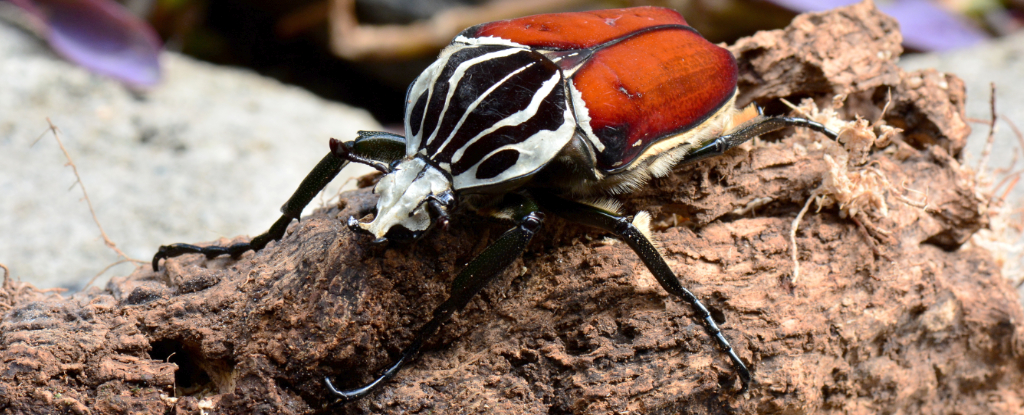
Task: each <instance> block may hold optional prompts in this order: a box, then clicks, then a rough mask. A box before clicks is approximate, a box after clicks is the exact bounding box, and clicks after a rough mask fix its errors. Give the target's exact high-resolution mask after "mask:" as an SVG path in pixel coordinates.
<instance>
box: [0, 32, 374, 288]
mask: <svg viewBox="0 0 1024 415" xmlns="http://www.w3.org/2000/svg"><path fill="white" fill-rule="evenodd" d="M163 65H164V77H165V78H164V80H163V83H162V84H161V85H160V86H158V87H157V88H155V89H153V90H151V91H148V92H144V93H134V92H132V91H129V90H128V89H126V88H125V87H124V86H122V85H121V84H119V83H117V82H115V81H113V80H110V79H106V78H103V77H100V76H96V75H93V74H90V73H88V72H86V71H85V70H83V69H81V68H78V67H76V66H74V65H72V64H70V63H67V62H65V61H63V60H61V59H60V58H58V57H56V56H55V55H54V54H53V53H52V52H51V51H50V50H49V49H48V48H47V46H46V44H45V43H44V42H42V41H40V40H38V39H36V38H35V37H33V36H32V35H30V34H27V33H26V32H24V31H22V30H20V29H17V28H15V27H12V26H10V25H9V24H7V23H3V22H0V263H3V264H5V265H7V266H8V267H9V268H10V269H11V272H12V274H13V275H14V276H15V277H17V278H20V279H22V280H25V281H30V282H32V283H34V284H36V285H38V286H40V287H68V288H72V289H74V288H78V287H81V286H82V285H83V284H85V283H86V282H87V281H88V280H89V279H91V278H92V277H93V276H94V275H96V274H97V273H98V272H99V271H100V270H102V269H103V268H104V267H106V266H107V265H109V264H111V263H113V262H114V261H115V260H116V259H117V257H116V255H115V254H114V252H113V251H112V250H111V249H109V248H107V247H106V246H105V245H104V244H103V241H102V239H101V238H100V233H99V231H98V230H97V228H96V225H95V224H94V223H93V220H92V217H91V216H90V214H89V208H88V206H87V205H86V204H85V203H84V202H83V201H82V200H81V199H82V192H81V190H80V189H78V188H77V187H75V188H71V187H72V185H73V184H74V183H75V178H74V175H73V174H72V171H71V168H69V167H65V158H64V155H63V154H62V153H61V151H60V149H59V148H58V146H57V143H56V141H55V140H54V139H53V137H52V136H51V135H49V134H44V132H46V130H47V122H46V118H47V117H49V118H50V119H51V120H53V122H54V124H56V125H57V127H58V128H60V129H61V131H62V132H63V134H62V137H61V138H62V140H63V141H64V145H65V146H66V147H67V149H68V151H69V152H70V154H71V157H72V158H73V159H74V161H75V164H76V165H77V166H78V171H79V173H80V174H81V176H82V180H83V181H84V182H85V185H86V189H87V190H88V191H89V196H90V198H91V199H92V203H93V205H94V206H95V208H96V214H97V216H98V217H99V220H100V222H101V224H102V225H103V227H104V229H105V230H106V232H107V234H108V235H109V236H110V238H111V239H112V240H113V241H114V242H116V243H117V245H118V246H119V247H120V248H121V249H122V250H124V251H125V252H126V253H128V255H130V256H132V257H134V258H137V259H142V260H149V259H150V258H152V256H153V253H154V252H155V251H156V249H157V247H158V246H159V245H161V244H166V243H172V242H203V241H211V240H215V239H217V238H219V237H233V236H235V235H251V236H255V235H257V234H259V233H261V232H263V231H264V230H266V229H267V228H268V227H269V226H270V224H272V223H273V222H274V221H275V220H276V219H277V218H278V216H279V212H278V208H279V207H280V206H281V205H282V204H283V203H284V202H285V200H287V199H288V197H289V196H290V195H291V193H292V191H294V190H295V188H296V186H297V185H298V183H299V182H300V181H301V180H302V178H303V177H304V176H305V175H306V173H307V172H308V171H309V170H310V169H311V168H312V167H313V166H314V165H315V164H316V163H317V161H319V160H320V158H322V157H323V156H324V155H326V154H327V152H328V151H329V149H328V145H327V142H328V139H329V138H330V137H336V138H339V139H345V140H347V139H352V138H354V137H355V133H356V131H357V130H374V129H380V126H379V125H378V124H377V123H376V122H375V121H374V120H373V119H372V117H370V115H369V114H367V113H366V112H365V111H362V110H358V109H352V108H349V107H346V106H344V105H340V104H336V103H331V102H328V101H325V100H323V99H320V98H318V97H316V96H314V95H313V94H311V93H310V92H308V91H305V90H302V89H299V88H296V87H291V86H286V85H282V84H281V83H279V82H277V81H274V80H270V79H267V78H264V77H261V76H259V75H257V74H254V73H252V72H249V71H244V70H238V69H231V68H224V67H218V66H214V65H210V64H206V63H202V62H197V61H195V60H192V59H189V58H187V57H183V56H181V55H178V54H174V53H166V54H165V55H164V56H163ZM40 137H42V138H41V139H39V141H38V142H37V143H36V144H35V145H33V142H35V141H36V139H37V138H40ZM370 171H371V170H370V169H369V168H368V167H365V166H350V167H348V168H347V169H346V171H345V172H343V173H342V174H343V175H346V173H347V174H348V175H349V176H352V175H355V176H358V175H362V174H366V173H368V172H370ZM344 181H345V178H344V177H339V178H338V179H336V180H335V181H334V183H332V188H330V189H329V191H328V193H327V194H330V195H333V194H334V193H333V192H336V191H337V189H338V187H339V185H341V184H342V183H343V182H344ZM69 188H70V190H69ZM319 204H320V203H319V202H318V201H317V200H314V202H313V203H312V204H311V206H313V207H315V206H318V205H319ZM131 270H132V266H130V265H120V266H118V267H115V268H114V269H112V270H111V271H108V272H107V274H105V276H109V275H126V274H128V273H129V272H131ZM103 279H105V278H103ZM101 284H102V282H101Z"/></svg>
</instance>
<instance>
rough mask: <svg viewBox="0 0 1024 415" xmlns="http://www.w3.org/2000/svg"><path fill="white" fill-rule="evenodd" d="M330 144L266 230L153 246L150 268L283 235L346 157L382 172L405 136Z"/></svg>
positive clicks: (378, 135)
mask: <svg viewBox="0 0 1024 415" xmlns="http://www.w3.org/2000/svg"><path fill="white" fill-rule="evenodd" d="M330 144H331V152H330V153H328V154H327V155H326V156H324V158H323V159H321V160H320V162H319V163H317V165H316V167H314V168H313V171H311V172H309V174H308V175H306V178H305V179H303V180H302V183H301V184H299V188H298V189H296V190H295V193H294V194H292V197H290V198H288V201H287V202H285V204H284V206H281V213H282V215H281V217H280V218H279V219H278V220H277V222H274V224H273V225H271V226H270V229H268V230H267V231H266V232H264V233H263V234H261V235H259V236H257V237H255V238H252V240H251V241H249V242H242V243H237V244H234V245H230V246H197V245H191V244H181V243H179V244H171V245H163V246H161V247H160V249H159V250H157V252H156V255H153V271H159V269H160V268H159V267H160V260H161V259H166V258H173V257H176V256H180V255H184V254H203V255H206V258H207V259H212V258H215V257H218V256H220V255H231V257H232V258H238V257H239V256H241V255H242V254H243V253H245V252H246V251H248V250H250V249H251V250H253V251H258V250H260V249H263V247H265V246H267V244H268V243H270V241H276V240H279V239H281V237H282V236H284V232H285V230H287V229H288V225H289V224H290V223H291V222H292V220H293V219H298V218H299V216H300V215H301V214H302V209H304V208H305V207H306V205H308V204H309V202H310V201H311V200H313V197H315V196H316V195H317V193H320V191H321V190H323V189H324V187H326V186H327V183H330V182H331V180H333V179H334V178H335V177H336V176H337V175H338V173H339V172H340V171H341V169H342V168H344V167H345V166H346V165H348V163H349V162H350V161H354V162H357V163H363V164H367V165H370V166H371V167H374V168H376V169H377V170H382V171H385V172H386V169H387V166H388V163H390V162H391V161H393V160H395V159H398V158H401V157H402V156H403V155H404V154H405V139H404V138H403V137H402V136H398V135H394V134H390V133H382V132H367V131H360V132H359V138H358V139H356V140H354V141H349V142H344V143H343V142H341V141H339V140H335V139H333V138H332V139H331V143H330Z"/></svg>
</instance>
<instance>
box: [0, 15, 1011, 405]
mask: <svg viewBox="0 0 1024 415" xmlns="http://www.w3.org/2000/svg"><path fill="white" fill-rule="evenodd" d="M899 44H900V35H899V32H898V26H897V24H896V22H895V21H894V20H893V19H892V18H890V17H888V16H885V15H882V14H881V13H879V12H878V11H877V10H876V9H874V7H873V5H872V4H870V3H869V2H868V3H863V4H859V5H854V6H850V7H847V8H843V9H838V10H835V11H831V12H826V13H817V14H807V15H802V16H800V17H798V18H796V19H795V20H794V21H793V23H792V24H791V25H790V27H788V28H786V29H784V30H779V31H773V32H763V33H759V34H757V35H755V36H753V37H751V38H747V39H742V40H740V41H739V42H738V43H737V44H736V45H733V46H730V48H731V50H732V51H733V52H734V54H735V55H736V56H737V57H738V59H739V61H740V62H741V68H742V69H741V70H742V73H741V76H740V88H741V99H742V100H743V101H745V102H753V101H756V102H758V103H760V104H762V105H764V106H766V107H767V108H768V112H769V113H773V111H774V113H779V112H780V107H779V104H778V103H779V102H780V99H782V98H785V99H788V100H790V101H793V102H797V101H799V100H800V99H802V98H810V99H813V100H814V102H815V103H816V104H817V107H822V108H834V107H836V105H833V102H840V101H841V102H842V103H843V104H844V105H843V106H842V107H840V108H838V109H837V110H836V111H838V115H839V116H840V117H841V118H843V119H849V120H852V119H854V118H855V116H858V115H859V116H861V117H863V118H865V119H866V120H869V121H875V120H878V119H881V120H882V121H883V122H881V123H873V124H871V125H868V123H862V124H861V125H860V127H856V128H853V127H851V128H850V131H854V132H855V133H851V134H844V135H843V136H841V140H840V141H841V142H843V145H842V146H840V145H838V144H836V143H834V142H832V141H829V140H827V139H825V138H824V137H823V136H821V135H820V134H816V133H812V132H809V131H806V130H794V129H790V130H787V131H784V132H782V133H778V134H772V135H770V136H766V137H763V138H762V139H761V140H759V142H756V143H752V144H747V145H744V146H742V147H741V148H738V149H735V150H732V151H730V152H728V153H727V154H726V155H724V156H722V157H718V158H715V159H710V160H707V161H704V162H701V163H697V164H694V165H689V166H683V167H680V168H677V169H676V171H675V172H674V173H673V174H671V175H670V176H668V177H665V178H661V179H657V180H654V181H653V182H651V184H650V185H649V186H648V187H647V188H645V189H644V190H642V191H639V192H636V193H632V194H628V195H623V196H621V197H620V198H619V199H621V200H622V201H623V202H624V211H626V212H637V211H640V210H647V211H649V212H651V213H652V214H653V216H654V232H653V239H654V240H655V241H656V242H657V243H658V244H659V246H660V247H661V250H662V253H663V254H664V255H665V257H666V258H667V260H668V262H669V264H670V265H671V266H672V268H673V269H674V270H675V272H676V273H677V274H678V275H679V276H680V278H681V280H682V281H683V283H684V285H685V286H687V287H688V288H689V289H690V290H692V291H693V292H694V293H695V294H696V295H697V296H698V297H700V298H701V299H702V300H703V301H704V303H705V304H706V305H707V306H708V307H709V308H710V309H711V310H712V314H713V315H714V317H715V318H716V320H718V321H719V322H720V324H721V326H722V328H723V330H724V333H725V335H726V336H727V337H728V338H729V339H730V341H731V342H732V344H733V346H734V348H735V349H736V351H737V353H738V354H739V356H740V357H741V358H742V359H743V360H744V361H745V362H747V363H748V365H749V366H750V368H751V370H752V371H753V375H754V379H755V382H754V384H753V385H751V387H750V389H749V391H747V392H741V391H740V383H739V380H738V379H737V375H736V373H735V371H734V370H733V368H732V367H731V365H730V364H729V360H728V359H727V358H726V357H725V356H723V355H722V353H721V352H720V351H719V350H718V348H717V347H716V346H715V344H714V342H713V341H712V340H711V339H710V338H709V337H708V334H707V333H706V331H705V330H704V328H703V326H702V325H701V324H700V322H699V321H696V320H694V318H693V315H694V314H693V312H692V311H691V309H690V307H689V306H687V305H686V304H685V303H682V302H680V301H678V300H677V299H675V298H673V297H670V296H669V295H668V294H667V293H666V292H665V291H664V290H662V289H661V287H660V286H659V285H658V284H657V282H656V281H655V280H654V278H653V276H652V275H651V274H650V273H649V272H648V271H647V270H646V268H644V266H643V264H642V263H641V262H640V260H639V259H638V258H637V257H636V256H635V255H634V254H633V253H632V252H631V251H630V250H629V249H628V247H627V246H626V245H624V244H622V243H619V242H617V241H616V240H614V239H612V238H611V237H610V236H609V235H606V234H602V233H601V232H599V231H596V230H592V229H586V228H582V227H580V226H577V225H573V224H571V223H568V222H566V221H564V220H561V219H559V218H555V217H553V216H552V215H549V216H548V220H547V221H546V222H545V224H544V228H543V230H542V232H541V233H540V234H539V235H538V236H537V237H536V238H535V239H534V241H533V242H532V243H531V245H530V247H529V249H528V251H527V252H526V253H525V254H524V255H523V256H522V258H521V259H519V260H517V261H516V262H515V263H514V264H513V266H512V267H511V270H510V271H507V272H506V273H505V274H504V275H503V276H502V277H500V278H498V279H497V280H496V281H495V282H494V283H493V284H491V285H490V286H489V287H488V288H487V289H485V290H484V292H483V293H482V294H481V295H479V296H478V298H476V299H474V300H473V301H472V302H470V304H469V306H468V307H467V308H466V310H465V311H463V312H461V313H458V314H456V316H455V317H454V318H453V320H452V321H451V322H450V323H449V324H447V325H445V326H444V327H443V328H442V329H441V331H440V333H439V334H438V335H437V336H435V338H434V339H432V340H431V341H430V342H428V344H427V345H426V347H425V348H424V350H423V352H422V353H421V354H420V355H419V356H418V357H417V358H416V359H415V360H414V361H413V362H412V363H411V364H410V365H409V366H408V367H407V368H406V369H404V370H403V371H402V372H401V373H400V374H399V375H398V377H396V378H395V379H394V380H392V381H390V382H389V383H387V384H386V385H385V386H384V387H383V388H381V389H380V391H379V392H377V393H374V394H372V395H371V396H369V397H367V398H365V399H363V400H359V401H357V402H355V403H352V404H348V405H344V406H340V407H328V406H327V405H328V404H329V403H330V402H331V400H330V399H329V396H328V395H327V394H325V388H324V384H323V378H324V376H329V377H331V379H333V380H335V382H336V383H337V384H338V385H339V386H340V387H352V386H357V385H361V384H363V383H365V382H367V381H368V380H370V379H371V378H372V376H373V375H374V374H376V373H377V372H378V371H379V370H380V369H381V368H382V367H384V366H385V365H387V364H389V363H390V362H391V360H392V359H393V356H395V355H396V354H397V353H398V352H399V351H400V350H401V349H402V347H403V346H404V345H405V344H407V343H408V342H409V341H410V339H411V338H412V336H413V333H414V330H415V329H416V328H417V327H418V326H419V325H420V324H422V323H423V322H425V321H426V320H427V318H428V316H430V313H431V311H432V310H433V308H434V307H435V306H437V305H438V304H440V303H441V302H442V301H444V299H445V298H446V296H447V293H448V291H449V284H450V283H451V281H452V279H453V278H454V276H455V275H456V274H457V273H458V271H459V270H460V269H461V267H462V266H463V265H464V264H466V263H467V262H468V261H469V260H470V259H471V258H473V256H474V255H475V254H477V253H479V252H481V251H482V250H483V249H484V247H486V246H487V244H488V243H489V242H491V241H493V240H494V239H495V238H496V237H497V236H498V235H500V234H501V233H502V232H504V230H506V229H507V228H508V227H509V226H510V225H509V224H508V223H502V222H500V221H497V220H492V219H486V218H481V217H476V216H472V215H469V214H462V215H456V216H455V217H454V218H453V221H452V225H451V227H450V229H449V231H448V232H433V233H432V234H430V235H428V237H426V238H424V239H422V240H420V241H419V242H417V243H415V244H411V245H393V246H389V247H387V248H386V249H385V248H381V247H378V246H373V245H371V244H369V243H368V242H369V241H368V240H367V237H365V236H362V235H357V234H354V233H352V232H351V231H350V230H349V229H348V228H347V227H346V226H345V224H344V223H345V222H344V220H345V219H347V218H348V217H350V216H355V217H357V218H358V217H362V216H364V215H365V214H367V213H368V212H369V211H370V210H371V208H372V207H373V205H374V203H375V196H373V195H372V193H371V192H370V189H368V188H364V189H361V190H357V191H354V192H351V193H345V194H342V195H341V198H340V201H339V202H338V203H337V204H336V205H332V206H329V207H326V208H323V209H320V210H318V211H316V213H314V214H313V215H311V216H309V217H306V218H303V219H302V220H301V221H299V222H295V223H293V224H292V225H291V227H290V228H289V232H288V233H287V234H286V236H285V237H284V238H283V239H282V240H281V241H279V242H275V243H271V244H270V245H269V246H268V247H267V248H266V249H263V250H262V251H259V252H255V253H253V252H250V253H247V254H245V255H243V256H242V257H241V258H240V259H238V260H232V259H229V258H218V259H213V260H207V259H205V258H204V257H203V256H201V255H185V256H182V257H178V258H174V259H171V260H168V261H166V262H165V263H164V266H163V267H162V268H161V270H160V271H159V272H153V271H152V270H151V269H150V267H148V266H145V267H140V268H139V269H137V270H136V271H135V272H134V273H133V274H132V275H129V276H127V277H120V278H115V279H113V280H112V281H111V282H110V284H109V285H108V286H107V287H106V288H105V289H99V288H93V289H91V290H89V291H85V292H80V293H77V294H74V295H71V296H66V297H65V296H61V295H58V294H55V293H48V292H42V291H39V290H36V289H34V288H33V287H31V286H27V285H25V284H19V283H15V282H12V281H8V280H7V279H6V278H5V280H4V285H3V286H2V289H0V312H3V317H2V320H0V409H2V411H3V412H4V413H12V414H35V413H39V414H43V413H57V412H59V413H76V414H85V413H92V414H98V413H103V414H106V413H175V414H178V413H226V414H242V413H285V414H291V413H296V414H297V413H308V412H317V411H319V412H328V413H329V412H336V413H345V414H348V413H395V414H397V413H452V414H454V413H459V414H464V413H487V414H498V413H502V414H503V413H510V414H524V413H549V414H563V413H575V414H605V413H644V414H657V413H665V414H670V413H671V414H675V413H709V414H711V413H714V414H717V413H744V414H752V413H786V414H797V413H848V414H861V413H863V414H873V413H943V412H950V411H955V412H957V413H964V414H973V413H1021V412H1024V410H1022V405H1024V396H1022V391H1024V382H1022V381H1024V376H1022V375H1024V372H1022V369H1024V359H1022V357H1021V355H1022V351H1024V349H1022V345H1024V342H1022V340H1024V338H1022V335H1024V334H1022V333H1024V331H1022V330H1021V322H1022V321H1024V313H1022V309H1021V305H1020V303H1019V301H1018V297H1017V294H1016V292H1015V291H1014V289H1013V287H1011V285H1010V284H1009V282H1008V281H1006V280H1005V278H1003V277H1002V276H1001V275H1000V271H999V267H998V266H997V265H996V264H995V262H994V261H993V259H992V255H991V253H990V252H988V251H985V250H983V249H981V248H977V247H972V245H971V244H970V243H968V240H969V238H970V236H971V235H972V234H973V233H974V232H975V231H977V230H978V229H981V228H983V227H985V226H986V225H987V221H988V218H987V216H986V214H987V211H986V209H987V204H986V200H988V198H987V197H985V196H984V195H983V194H982V192H981V191H980V190H979V189H978V187H977V185H976V183H975V180H974V173H973V172H971V171H970V170H969V169H967V168H965V167H962V166H961V165H960V164H959V163H958V161H957V156H958V154H959V152H960V150H961V149H962V148H963V145H964V141H965V138H966V136H967V133H968V132H969V128H968V126H967V124H966V122H965V117H964V112H963V103H964V89H963V83H962V82H961V81H960V80H959V79H958V78H956V77H955V76H954V75H950V74H942V73H938V72H935V71H920V72H912V73H906V72H903V71H901V70H900V69H899V68H897V67H896V65H895V61H896V59H898V56H899V54H900V53H901V48H900V46H899ZM890 93H891V97H890ZM836 95H842V96H844V97H845V98H841V99H839V100H835V101H834V97H835V96H836ZM887 103H889V105H888V107H887V108H886V110H885V111H884V113H883V107H886V104H887ZM801 108H803V109H804V111H805V112H811V113H809V114H807V115H808V116H815V117H819V118H820V119H822V120H826V118H828V117H830V115H828V111H827V110H823V112H822V113H820V114H819V113H813V108H814V106H813V105H812V104H811V103H810V102H807V103H805V104H804V105H802V106H801ZM808 108H811V109H808ZM832 118H833V119H832V121H831V122H836V121H835V120H834V117H832ZM816 119H817V118H816ZM885 124H888V125H891V126H895V127H899V128H901V129H903V131H902V132H901V133H896V134H895V135H893V131H892V130H891V129H886V128H887V127H885ZM865 125H867V127H865ZM858 128H859V130H858ZM858 131H859V133H863V134H869V133H872V134H873V133H878V134H879V135H881V136H882V138H880V139H878V140H874V139H872V140H870V141H868V142H867V146H866V147H864V146H861V147H857V146H856V142H857V140H854V138H857V137H858V135H857V134H859V133H857V132H858ZM887 131H888V133H887ZM872 178H873V179H872ZM883 179H884V180H883ZM364 184H365V183H364ZM858 189H860V190H858ZM811 198H813V199H814V201H815V202H817V203H811V204H810V205H807V203H808V200H809V199H811ZM819 204H820V206H819ZM805 207H808V209H807V211H806V213H805V214H804V215H803V217H802V218H801V220H800V221H799V226H798V230H797V232H796V234H795V242H796V247H797V259H798V261H799V270H800V271H799V275H797V274H796V273H795V270H796V264H795V263H794V261H793V257H792V249H793V245H792V243H791V240H790V232H791V230H792V228H793V222H794V220H795V219H796V218H797V217H798V215H799V214H800V212H801V210H802V209H804V208H805ZM246 208H248V207H246ZM245 239H246V238H245V237H238V238H235V239H233V241H242V240H245ZM169 242H170V241H169ZM228 242H230V241H229V240H226V239H224V240H220V241H216V242H215V243H218V244H223V243H228ZM0 272H2V271H0Z"/></svg>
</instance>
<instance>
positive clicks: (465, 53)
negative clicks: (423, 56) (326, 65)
mask: <svg viewBox="0 0 1024 415" xmlns="http://www.w3.org/2000/svg"><path fill="white" fill-rule="evenodd" d="M575 130H576V121H575V118H574V116H573V113H572V110H571V108H570V106H569V102H568V99H567V97H566V94H565V88H564V79H563V77H562V72H561V71H560V70H559V67H558V66H557V65H555V64H554V63H553V62H552V61H551V60H549V59H548V58H546V57H544V56H543V55H541V54H540V53H538V52H537V51H534V50H532V49H531V48H529V47H526V46H523V45H517V44H515V43H513V42H509V41H507V40H502V39H498V38H485V39H476V38H466V37H463V36H460V37H458V38H456V40H455V41H453V42H452V44H451V45H449V46H448V47H447V48H446V49H445V50H444V51H443V52H442V53H441V56H440V57H439V58H438V60H437V61H435V62H434V64H432V65H431V66H430V67H429V68H428V69H427V70H426V71H424V72H423V74H421V75H420V77H419V78H417V80H416V81H415V82H414V83H413V84H412V85H411V86H410V88H409V91H408V93H407V102H406V135H407V137H409V138H408V141H407V147H406V151H407V153H408V154H407V155H408V156H410V157H412V156H415V155H417V154H419V155H421V156H424V157H427V158H428V159H429V160H431V162H432V163H433V164H434V165H436V166H438V167H439V168H441V169H443V170H445V171H446V172H448V173H449V174H450V175H451V176H452V183H453V188H454V189H456V190H468V189H474V190H483V189H488V188H494V187H504V186H507V185H510V184H512V183H515V182H516V181H517V180H516V179H518V178H524V177H528V176H529V175H531V174H533V173H535V172H536V171H538V170H539V169H540V168H541V167H543V166H544V165H545V164H547V163H548V162H549V161H550V160H551V159H553V158H554V157H555V155H557V154H558V153H559V151H561V149H562V148H563V147H565V145H566V144H567V143H568V142H569V141H570V140H572V137H573V134H574V132H575Z"/></svg>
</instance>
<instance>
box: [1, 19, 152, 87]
mask: <svg viewBox="0 0 1024 415" xmlns="http://www.w3.org/2000/svg"><path fill="white" fill-rule="evenodd" d="M27 2H28V3H31V5H30V6H29V5H27V4H26V3H27ZM14 3H15V4H18V5H19V6H22V7H23V8H25V9H26V10H28V11H29V12H31V13H32V14H34V15H36V16H37V17H39V18H40V19H41V20H42V21H43V23H44V24H45V25H46V27H47V33H46V36H47V40H49V42H50V46H52V47H53V49H54V50H55V51H57V53H59V54H60V55H62V56H64V57H65V58H66V59H68V60H70V61H72V62H75V63H77V64H79V65H81V66H83V67H85V68H87V69H89V70H92V71H94V72H97V73H100V74H103V75H107V76H110V77H113V78H116V79H118V80H121V81H123V82H126V83H129V84H132V85H135V86H152V85H155V84H156V83H157V82H159V81H160V61H159V58H160V50H161V42H160V38H159V37H158V36H157V35H156V32H155V31H154V30H153V28H152V27H150V26H149V25H148V24H147V23H146V22H144V21H142V20H141V19H139V18H137V17H135V15H133V14H132V13H131V12H129V11H128V10H126V9H124V8H123V7H122V6H121V5H120V4H117V3H114V2H113V1H110V0H19V1H15V2H14ZM26 6H28V7H26Z"/></svg>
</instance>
